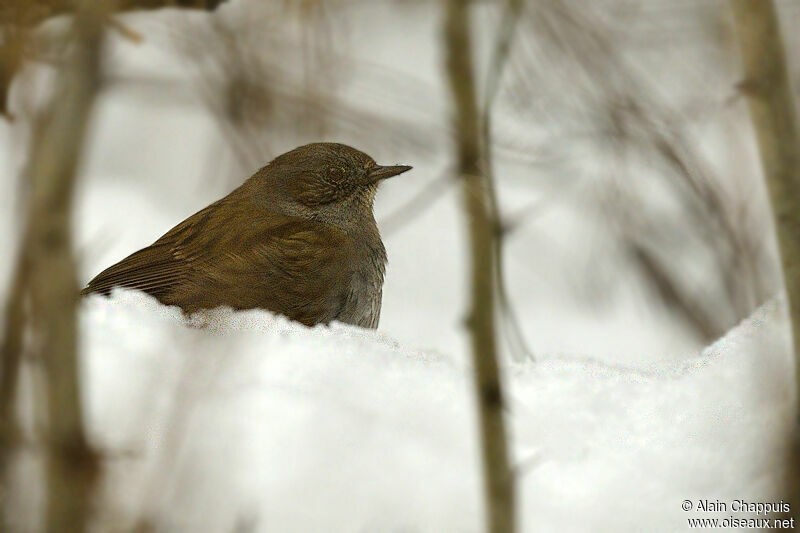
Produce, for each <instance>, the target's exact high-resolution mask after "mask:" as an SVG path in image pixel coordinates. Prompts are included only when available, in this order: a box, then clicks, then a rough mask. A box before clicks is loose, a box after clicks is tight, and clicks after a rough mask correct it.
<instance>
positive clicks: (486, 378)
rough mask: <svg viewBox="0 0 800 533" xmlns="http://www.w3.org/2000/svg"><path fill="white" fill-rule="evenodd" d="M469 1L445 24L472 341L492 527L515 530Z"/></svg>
mask: <svg viewBox="0 0 800 533" xmlns="http://www.w3.org/2000/svg"><path fill="white" fill-rule="evenodd" d="M467 6H468V2H467V0H447V2H446V19H445V27H444V38H445V48H446V55H447V75H448V81H449V83H450V88H451V91H452V95H453V98H454V100H455V107H456V109H455V112H456V113H455V117H454V124H455V131H456V136H457V153H458V172H459V174H460V175H461V187H462V199H463V202H464V204H463V205H464V210H465V212H466V215H467V224H468V230H469V239H470V249H471V252H470V256H471V264H470V267H471V304H470V305H471V308H470V312H469V315H468V324H469V329H470V335H471V341H472V355H473V364H474V367H475V368H474V378H475V388H476V392H477V395H476V396H477V400H478V421H479V427H480V432H481V434H480V438H481V448H482V455H483V477H484V492H485V497H486V513H487V521H488V530H489V531H490V532H492V533H500V532H504V533H505V532H512V531H514V529H515V517H514V478H513V476H512V473H511V468H510V466H509V459H508V444H507V436H506V428H505V421H504V419H503V390H502V385H501V382H500V373H499V369H498V363H497V340H496V335H495V305H494V304H495V298H496V287H495V281H496V276H495V269H496V268H497V264H496V256H495V254H494V252H493V251H494V250H495V249H496V243H495V239H496V238H497V235H496V232H495V217H494V213H493V212H492V209H491V205H492V204H491V199H490V197H489V188H488V184H487V182H486V176H485V175H484V174H483V173H482V172H481V160H482V159H481V155H482V150H481V128H480V115H479V113H478V107H477V102H476V94H475V81H474V75H473V69H472V43H471V37H470V24H469V13H468V7H467Z"/></svg>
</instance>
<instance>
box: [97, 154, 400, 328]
mask: <svg viewBox="0 0 800 533" xmlns="http://www.w3.org/2000/svg"><path fill="white" fill-rule="evenodd" d="M410 169H411V167H408V166H380V165H377V164H376V163H375V161H374V160H373V159H372V158H371V157H369V156H368V155H367V154H365V153H363V152H360V151H358V150H356V149H355V148H351V147H349V146H346V145H344V144H336V143H313V144H308V145H305V146H301V147H299V148H296V149H294V150H292V151H291V152H287V153H285V154H283V155H280V156H278V157H276V158H275V159H274V160H273V161H272V162H271V163H269V164H268V165H267V166H265V167H264V168H262V169H260V170H259V171H258V172H256V173H255V174H254V175H253V176H252V177H251V178H250V179H248V180H247V181H246V182H245V183H244V184H243V185H241V186H240V187H239V188H237V189H236V190H234V191H233V192H232V193H230V194H229V195H228V196H226V197H224V198H222V199H221V200H218V201H216V202H214V203H213V204H211V205H210V206H208V207H206V208H205V209H203V210H202V211H199V212H198V213H195V214H194V215H192V216H190V217H189V218H187V219H186V220H184V221H183V222H181V223H180V224H178V225H177V226H175V227H174V228H172V229H171V230H169V231H168V232H167V233H166V234H165V235H164V236H163V237H161V238H160V239H158V240H157V241H156V242H154V243H153V244H151V245H150V246H148V247H147V248H144V249H142V250H139V251H138V252H136V253H134V254H132V255H130V256H128V257H126V258H125V259H123V260H122V261H120V262H119V263H117V264H115V265H113V266H111V267H109V268H107V269H106V270H104V271H103V272H101V273H100V274H98V275H97V277H95V278H94V279H93V280H92V281H90V282H89V284H88V286H87V287H86V288H85V289H84V290H83V291H81V294H84V295H86V294H92V293H99V294H103V295H108V294H109V293H110V292H111V289H112V287H127V288H131V289H139V290H142V291H144V292H146V293H148V294H151V295H152V296H154V297H156V298H157V299H158V300H159V301H160V302H161V303H163V304H165V305H177V306H179V307H180V308H181V309H183V311H184V312H185V313H187V314H189V313H194V312H195V311H198V310H200V309H210V308H214V307H219V306H223V305H224V306H229V307H233V308H234V309H253V308H261V309H268V310H270V311H274V312H277V313H280V314H282V315H285V316H287V317H289V318H291V319H293V320H297V321H299V322H302V323H303V324H306V325H309V326H311V325H314V324H318V323H328V322H330V321H332V320H338V321H340V322H346V323H348V324H355V325H358V326H362V327H367V328H376V327H378V320H379V318H380V313H381V297H382V290H383V277H384V272H385V268H386V249H385V248H384V246H383V242H382V241H381V237H380V234H379V233H378V226H377V224H376V223H375V217H374V216H373V213H372V205H373V200H374V198H375V192H376V191H377V189H378V184H379V183H380V182H381V181H382V180H384V179H386V178H389V177H392V176H396V175H398V174H401V173H403V172H406V171H407V170H410Z"/></svg>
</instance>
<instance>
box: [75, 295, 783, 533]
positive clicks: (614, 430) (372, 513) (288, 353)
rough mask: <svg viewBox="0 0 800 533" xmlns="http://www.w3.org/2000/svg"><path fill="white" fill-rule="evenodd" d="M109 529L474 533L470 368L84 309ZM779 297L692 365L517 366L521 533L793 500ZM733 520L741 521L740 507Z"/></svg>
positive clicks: (127, 310) (95, 306)
mask: <svg viewBox="0 0 800 533" xmlns="http://www.w3.org/2000/svg"><path fill="white" fill-rule="evenodd" d="M81 328H82V333H83V335H82V338H83V342H84V344H85V345H84V347H83V348H84V350H83V353H84V354H85V355H84V357H85V359H84V363H85V364H84V368H85V372H86V378H87V381H86V382H87V383H88V387H87V390H86V394H87V405H88V409H89V422H90V427H91V434H92V436H93V439H94V440H95V441H96V442H97V443H98V445H100V446H101V447H102V448H103V449H104V450H105V451H106V453H107V454H109V457H111V459H110V460H109V463H108V464H109V466H108V475H107V480H106V485H105V492H104V494H105V496H104V505H103V506H101V507H102V508H104V509H105V511H104V513H105V514H104V516H103V517H102V520H103V523H105V524H106V525H112V524H113V525H117V526H119V525H120V524H122V523H126V522H128V523H129V522H131V521H133V520H136V519H138V517H141V516H145V517H147V519H148V520H149V521H150V522H151V523H152V524H153V525H155V526H156V527H159V528H163V530H166V531H198V532H204V531H208V532H216V531H233V530H235V528H236V527H252V528H253V530H254V531H280V532H292V531H298V532H300V531H303V532H312V531H320V532H322V531H337V532H339V531H342V532H344V531H354V532H362V531H432V532H434V531H436V532H442V531H464V532H472V531H475V532H477V531H481V530H482V529H481V524H482V520H483V510H482V508H481V500H480V483H479V481H480V478H479V463H478V448H477V444H476V425H475V418H474V410H473V397H472V392H471V388H470V386H471V381H470V370H469V368H468V367H466V366H464V365H463V364H461V363H460V362H458V361H456V360H454V359H452V358H450V357H449V356H447V355H443V354H439V353H435V352H422V351H418V350H414V349H410V348H407V347H404V346H402V345H400V344H399V343H397V342H395V341H394V340H392V339H391V338H390V337H389V336H387V335H385V334H382V333H380V332H374V331H368V330H362V329H359V328H355V327H350V326H344V325H333V326H331V327H324V326H319V327H315V328H312V329H309V328H306V327H304V326H302V325H299V324H296V323H292V322H290V321H288V320H287V319H285V318H283V317H279V316H274V315H272V314H270V313H268V312H263V311H248V312H234V311H231V310H225V309H219V310H215V311H210V312H207V313H206V314H205V315H204V316H201V317H198V316H196V317H193V318H192V319H191V320H188V321H187V320H186V319H184V318H183V316H182V315H181V313H180V311H179V310H177V309H175V308H165V307H163V306H161V305H160V304H158V303H157V302H156V301H155V300H153V299H151V298H150V297H148V296H146V295H143V294H140V293H137V292H131V291H116V292H115V293H114V294H113V297H112V298H110V299H105V298H101V297H91V298H89V299H87V300H86V301H85V302H84V303H83V304H82V308H81ZM787 331H788V330H787V323H786V317H785V309H784V305H783V303H782V300H780V299H777V300H775V301H772V302H769V303H767V304H766V305H764V306H763V307H762V308H760V309H759V310H758V311H757V312H755V313H754V314H753V315H752V316H751V317H750V318H748V319H747V320H745V321H743V322H742V323H741V325H739V326H738V327H737V328H735V329H734V330H732V331H731V332H730V333H729V334H728V335H726V336H725V337H724V338H723V339H721V340H719V341H718V342H717V343H715V344H714V345H712V346H711V347H709V348H707V349H706V350H704V351H703V352H702V353H700V354H697V355H696V356H694V357H691V358H688V359H686V360H684V361H683V362H680V363H674V362H673V363H663V364H657V365H651V366H649V367H646V368H642V367H639V368H632V367H623V366H614V365H611V364H608V363H604V362H601V361H598V360H593V359H589V358H580V357H567V356H561V357H552V358H548V359H546V360H544V361H541V362H539V363H519V364H513V365H512V366H507V367H505V377H506V382H507V386H508V388H509V396H510V399H509V412H510V415H509V419H510V421H511V424H512V428H513V438H514V457H515V459H514V460H515V464H516V465H517V468H518V479H519V488H520V491H521V493H520V502H519V503H520V507H521V522H522V526H523V527H522V530H523V531H534V530H536V531H590V530H591V531H612V530H613V531H673V530H683V529H685V527H686V518H687V517H701V518H702V517H713V516H720V517H722V518H724V517H726V516H730V513H719V514H716V515H715V514H714V513H694V514H691V513H685V512H683V511H682V510H681V508H680V505H681V502H682V501H683V500H685V499H691V500H696V499H699V498H705V499H715V498H719V499H722V500H725V499H728V500H732V499H733V498H739V499H744V500H750V501H756V502H757V501H779V500H780V498H781V487H780V482H781V470H782V468H783V461H784V459H785V453H786V450H785V447H784V443H785V442H787V440H788V433H787V430H788V428H789V427H790V426H789V422H790V420H791V417H792V413H793V411H792V405H793V404H792V402H793V396H794V391H793V388H792V384H791V383H792V381H791V376H792V375H793V373H792V362H791V359H790V357H789V355H788V354H789V349H788V346H789V339H788V336H787ZM737 516H739V515H737Z"/></svg>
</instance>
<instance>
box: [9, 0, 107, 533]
mask: <svg viewBox="0 0 800 533" xmlns="http://www.w3.org/2000/svg"><path fill="white" fill-rule="evenodd" d="M108 14H109V11H108V6H106V5H105V4H104V2H93V1H90V0H86V1H85V3H84V4H82V5H81V7H80V9H79V10H78V11H77V13H76V16H75V18H74V20H73V26H72V31H73V33H74V35H75V39H74V40H73V41H72V43H73V49H71V50H70V53H71V56H70V61H69V62H68V63H67V64H66V65H65V66H64V68H63V69H62V70H61V72H60V73H59V79H58V81H57V84H56V92H55V96H54V97H53V99H52V101H51V102H50V104H49V105H48V107H47V108H46V109H45V110H43V112H42V114H41V115H40V116H39V118H38V119H37V123H36V124H35V127H34V136H33V140H32V145H31V149H30V159H29V162H28V168H27V169H26V175H27V177H28V179H29V180H30V197H29V200H28V211H27V221H26V230H25V234H24V237H25V238H24V240H23V242H22V248H21V251H20V261H19V265H18V268H20V269H23V270H20V271H18V272H17V274H16V278H15V281H16V282H17V283H19V284H20V285H17V286H15V287H13V288H12V291H11V297H12V298H13V299H14V300H12V301H10V302H9V305H8V310H9V312H10V315H9V316H8V317H7V318H6V320H7V323H8V324H9V326H10V327H11V328H12V329H10V330H7V331H6V342H5V345H4V351H3V357H4V368H3V371H4V376H3V383H4V385H6V384H8V385H9V388H8V389H7V390H5V391H4V392H3V396H2V397H3V401H4V402H8V403H7V404H5V405H3V414H4V416H5V417H6V418H5V420H4V422H6V423H4V431H7V430H6V428H7V427H9V423H8V421H9V420H10V417H11V415H10V411H11V409H10V405H11V403H12V402H13V396H14V394H15V382H16V378H15V377H14V376H12V375H11V374H10V373H9V372H12V371H14V372H16V371H17V367H18V362H19V358H20V351H21V350H22V348H23V346H22V342H21V341H20V335H21V330H22V328H23V327H27V326H28V325H29V326H30V328H31V332H32V335H31V343H30V351H31V355H32V356H33V357H35V358H37V359H39V360H41V361H42V362H43V363H44V369H45V377H46V401H47V407H48V428H47V429H48V434H47V443H46V444H47V446H46V448H47V471H46V472H47V487H48V512H47V522H46V523H47V530H48V531H53V532H62V531H84V530H85V529H86V526H87V522H88V518H89V507H90V497H91V493H92V488H93V485H94V481H95V478H96V477H97V472H98V468H99V466H98V460H97V457H96V455H95V453H94V451H93V450H92V449H91V448H90V447H89V444H88V442H87V440H86V437H85V435H84V430H83V416H82V408H81V397H80V390H79V372H78V360H77V353H76V352H77V331H76V329H77V326H76V320H77V319H76V314H75V305H76V299H77V296H78V291H77V286H76V281H75V278H76V275H75V265H74V262H73V257H72V246H71V239H72V236H71V228H72V225H71V220H72V209H71V202H72V193H73V188H74V183H75V175H76V169H77V166H78V161H79V158H80V154H81V152H82V146H83V140H84V136H85V133H86V129H87V123H88V120H89V115H90V111H91V109H92V107H93V103H94V99H95V95H96V93H97V89H98V85H99V68H100V66H99V65H100V49H101V43H102V39H103V27H104V22H105V21H106V20H107V18H108ZM25 298H30V304H31V305H30V310H31V313H30V323H29V324H28V323H27V321H26V317H24V316H23V315H22V311H23V308H24V305H23V304H24V299H25ZM4 453H8V450H7V449H6V450H4ZM6 511H7V512H8V510H6Z"/></svg>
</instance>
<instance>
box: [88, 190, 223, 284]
mask: <svg viewBox="0 0 800 533" xmlns="http://www.w3.org/2000/svg"><path fill="white" fill-rule="evenodd" d="M223 201H224V199H223V200H220V202H217V203H215V204H212V205H210V206H208V207H206V208H205V209H203V210H202V211H199V212H198V213H195V214H194V215H192V216H191V217H189V218H187V219H186V220H184V221H183V222H181V223H180V224H178V225H177V226H175V227H174V228H172V229H171V230H169V231H168V232H167V233H166V234H165V235H163V236H162V237H161V238H159V239H158V240H157V241H156V242H154V243H153V244H151V245H150V246H148V247H147V248H143V249H141V250H139V251H138V252H134V253H132V254H131V255H129V256H128V257H126V258H125V259H123V260H122V261H120V262H119V263H116V264H114V265H111V266H110V267H108V268H107V269H105V270H103V271H102V272H100V273H99V274H98V275H97V276H95V277H94V278H93V279H92V280H91V281H90V282H89V283H88V284H87V286H86V288H84V289H83V290H82V291H81V294H82V295H87V294H95V293H97V294H103V295H108V294H109V293H110V292H111V289H112V288H113V287H126V288H130V289H139V290H142V291H145V292H147V293H149V294H152V295H153V296H155V297H157V298H159V299H161V298H162V297H164V296H165V295H167V294H169V293H170V291H172V290H173V289H174V288H175V287H177V286H179V285H180V284H181V283H183V282H184V281H185V280H186V279H187V278H188V277H190V276H191V275H192V273H193V270H192V257H191V254H187V253H186V251H185V250H186V249H187V244H189V243H191V241H192V240H193V237H194V236H195V235H196V234H198V233H199V232H201V231H202V230H203V229H205V227H206V225H207V222H208V219H209V218H210V217H211V215H212V214H213V212H214V208H215V206H218V204H219V203H221V202H223Z"/></svg>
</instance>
